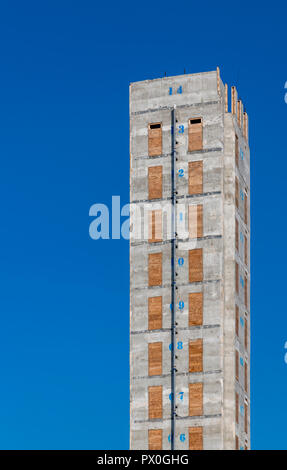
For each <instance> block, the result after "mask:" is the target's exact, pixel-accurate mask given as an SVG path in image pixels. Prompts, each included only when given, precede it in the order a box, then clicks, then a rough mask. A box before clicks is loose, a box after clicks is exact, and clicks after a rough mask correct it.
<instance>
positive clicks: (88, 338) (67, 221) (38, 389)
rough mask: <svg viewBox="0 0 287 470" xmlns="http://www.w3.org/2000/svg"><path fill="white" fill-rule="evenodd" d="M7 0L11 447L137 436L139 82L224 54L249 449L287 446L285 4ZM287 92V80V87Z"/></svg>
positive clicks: (5, 205)
mask: <svg viewBox="0 0 287 470" xmlns="http://www.w3.org/2000/svg"><path fill="white" fill-rule="evenodd" d="M233 5H235V4H234V3H230V2H227V1H223V2H211V1H207V2H191V1H182V2H170V1H162V0H158V1H157V2H154V1H153V2H151V1H146V2H144V3H139V2H134V1H133V2H131V1H126V2H115V1H112V2H95V1H86V0H81V1H62V0H57V1H54V0H50V1H49V2H39V1H30V0H27V1H26V2H20V1H12V2H11V1H9V2H8V1H6V0H3V1H2V2H1V6H0V48H1V62H0V71H1V73H0V120H1V122H0V132H1V138H0V153H1V170H0V181H1V184H0V191H1V194H0V198H1V226H0V228H1V248H0V266H1V269H0V275H1V277H0V285H1V293H0V312H1V316H0V318H1V323H0V376H1V379H0V381H1V382H0V383H1V386H0V448H2V449H13V448H21V449H31V448H32V449H33V448H34V449H37V448H42V449H49V448H50V449H51V448H52V449H57V448H64V449H75V448H77V449H81V448H83V449H85V448H88V449H93V448H98V449H103V448H106V449H126V448H128V445H129V375H128V374H129V370H128V360H129V358H128V341H129V335H128V328H129V252H128V250H129V248H128V242H127V241H124V240H114V241H94V240H92V239H91V238H89V233H88V229H89V223H90V222H91V220H90V218H89V215H88V214H89V208H90V206H91V205H92V204H94V203H98V202H103V203H106V204H108V205H110V203H111V197H112V195H120V196H121V201H122V204H124V203H127V202H128V198H129V116H128V86H129V82H132V81H137V80H143V79H148V78H158V77H161V76H163V75H164V72H167V74H168V75H176V74H181V73H183V70H184V68H186V71H187V72H188V73H193V72H201V71H208V70H214V69H215V68H216V66H217V65H219V66H220V68H221V75H222V77H223V80H224V81H225V82H227V83H228V84H229V85H233V84H235V85H236V86H237V87H238V90H239V95H240V97H241V98H242V99H243V101H244V103H245V105H246V109H247V112H248V114H249V116H250V144H251V162H252V164H251V166H252V246H251V249H252V280H253V282H252V447H253V448H257V449H266V448H269V449H271V448H273V449H275V448H281V449H282V448H285V449H286V448H287V437H286V430H285V423H286V421H287V409H286V397H287V379H286V377H287V364H285V363H284V353H285V352H287V350H286V351H284V344H285V341H287V314H286V299H285V294H286V275H285V273H286V262H287V259H286V251H285V249H284V247H285V243H284V239H283V238H282V237H283V235H284V233H285V229H286V221H285V217H286V206H285V201H286V173H287V162H286V117H287V104H285V102H284V93H285V92H284V84H285V81H286V80H287V68H286V50H285V48H286V13H287V11H286V10H287V8H286V4H285V5H284V4H283V2H277V1H273V2H272V3H270V4H268V5H270V6H271V7H272V9H271V8H270V7H269V6H268V7H267V6H266V4H265V3H264V2H260V3H259V2H251V1H248V2H247V1H244V0H243V1H241V2H238V3H237V4H236V9H235V8H233ZM286 91H287V90H286Z"/></svg>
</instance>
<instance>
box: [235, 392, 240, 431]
mask: <svg viewBox="0 0 287 470" xmlns="http://www.w3.org/2000/svg"><path fill="white" fill-rule="evenodd" d="M235 421H236V423H237V424H238V423H239V395H238V393H237V392H236V394H235Z"/></svg>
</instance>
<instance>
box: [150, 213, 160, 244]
mask: <svg viewBox="0 0 287 470" xmlns="http://www.w3.org/2000/svg"><path fill="white" fill-rule="evenodd" d="M148 241H149V243H156V242H161V241H162V211H161V210H155V211H149V240H148Z"/></svg>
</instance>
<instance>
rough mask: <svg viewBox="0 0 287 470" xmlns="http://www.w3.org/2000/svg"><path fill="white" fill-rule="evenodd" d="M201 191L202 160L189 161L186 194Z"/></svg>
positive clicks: (200, 192) (199, 192)
mask: <svg viewBox="0 0 287 470" xmlns="http://www.w3.org/2000/svg"><path fill="white" fill-rule="evenodd" d="M202 193H203V162H202V161H197V162H189V164H188V194H202Z"/></svg>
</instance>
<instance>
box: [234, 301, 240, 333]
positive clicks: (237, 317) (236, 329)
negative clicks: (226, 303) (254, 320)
mask: <svg viewBox="0 0 287 470" xmlns="http://www.w3.org/2000/svg"><path fill="white" fill-rule="evenodd" d="M235 333H236V334H237V336H239V308H238V305H236V306H235Z"/></svg>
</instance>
